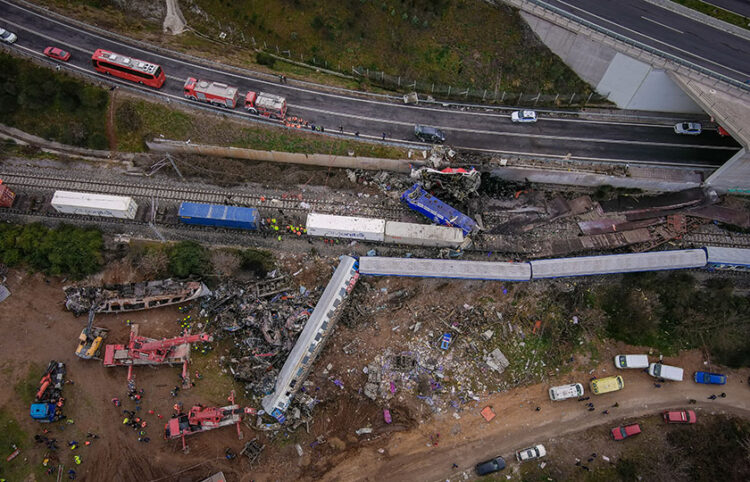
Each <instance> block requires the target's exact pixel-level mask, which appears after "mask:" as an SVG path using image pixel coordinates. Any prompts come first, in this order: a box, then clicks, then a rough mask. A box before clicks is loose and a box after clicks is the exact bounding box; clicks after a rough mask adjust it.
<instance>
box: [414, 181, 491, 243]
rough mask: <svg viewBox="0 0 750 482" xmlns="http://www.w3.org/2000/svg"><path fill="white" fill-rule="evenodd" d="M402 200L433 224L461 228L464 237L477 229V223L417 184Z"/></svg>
mask: <svg viewBox="0 0 750 482" xmlns="http://www.w3.org/2000/svg"><path fill="white" fill-rule="evenodd" d="M401 200H402V201H403V202H405V203H406V204H407V205H408V206H409V207H410V208H411V209H413V210H415V211H417V212H418V213H420V214H423V215H424V216H427V218H428V219H430V220H431V221H432V222H434V223H436V224H442V225H443V226H455V227H457V228H461V230H462V231H463V232H464V235H468V234H470V233H471V232H473V231H474V230H476V229H477V223H476V221H474V220H473V219H471V218H470V217H469V216H467V215H465V214H463V213H462V212H460V211H458V210H456V209H455V208H453V207H451V206H449V205H448V204H446V203H444V202H443V201H441V200H440V199H438V198H436V197H434V196H432V195H431V194H430V193H428V192H427V191H425V190H424V189H422V186H420V185H419V184H415V185H413V186H412V187H410V188H409V189H407V190H406V191H404V193H403V194H402V195H401Z"/></svg>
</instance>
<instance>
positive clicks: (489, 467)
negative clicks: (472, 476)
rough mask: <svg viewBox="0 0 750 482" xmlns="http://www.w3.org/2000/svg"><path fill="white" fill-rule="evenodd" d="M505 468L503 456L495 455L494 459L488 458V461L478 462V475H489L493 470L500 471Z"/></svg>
mask: <svg viewBox="0 0 750 482" xmlns="http://www.w3.org/2000/svg"><path fill="white" fill-rule="evenodd" d="M504 468H505V459H504V458H502V457H495V458H494V459H490V460H487V461H486V462H481V463H478V464H477V466H476V471H477V475H487V474H491V473H493V472H500V471H501V470H503V469H504Z"/></svg>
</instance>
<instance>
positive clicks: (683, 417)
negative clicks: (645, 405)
mask: <svg viewBox="0 0 750 482" xmlns="http://www.w3.org/2000/svg"><path fill="white" fill-rule="evenodd" d="M662 415H663V416H664V421H665V422H667V423H695V420H696V418H695V412H694V411H692V410H675V411H669V410H667V411H664V412H662Z"/></svg>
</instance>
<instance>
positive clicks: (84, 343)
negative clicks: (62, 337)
mask: <svg viewBox="0 0 750 482" xmlns="http://www.w3.org/2000/svg"><path fill="white" fill-rule="evenodd" d="M98 306H99V305H98V304H97V303H93V304H92V306H91V309H90V310H89V322H88V324H87V325H86V327H85V328H84V329H83V331H81V336H79V337H78V348H76V356H77V357H79V358H83V359H84V360H91V359H92V358H96V356H97V354H98V353H99V349H100V348H101V347H102V342H103V341H104V339H105V338H106V337H107V334H108V333H109V330H108V329H106V328H99V327H95V326H93V324H94V316H95V315H96V309H97V308H98Z"/></svg>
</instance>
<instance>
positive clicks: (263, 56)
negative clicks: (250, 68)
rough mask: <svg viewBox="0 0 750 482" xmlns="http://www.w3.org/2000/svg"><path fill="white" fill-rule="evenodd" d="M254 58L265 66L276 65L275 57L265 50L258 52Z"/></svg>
mask: <svg viewBox="0 0 750 482" xmlns="http://www.w3.org/2000/svg"><path fill="white" fill-rule="evenodd" d="M255 60H256V62H258V63H259V64H260V65H265V66H266V67H270V68H273V67H274V65H276V58H275V57H274V56H272V55H269V54H267V53H265V52H258V54H257V55H256V57H255Z"/></svg>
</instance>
